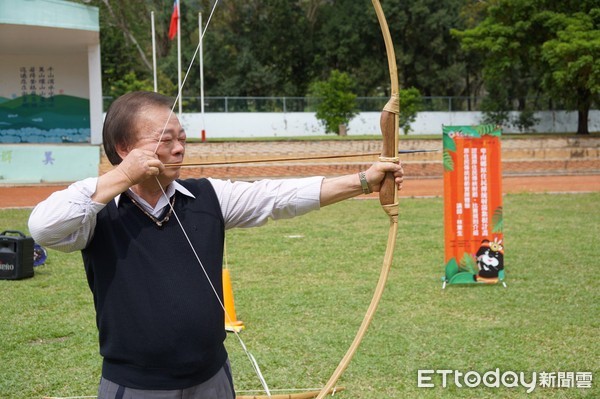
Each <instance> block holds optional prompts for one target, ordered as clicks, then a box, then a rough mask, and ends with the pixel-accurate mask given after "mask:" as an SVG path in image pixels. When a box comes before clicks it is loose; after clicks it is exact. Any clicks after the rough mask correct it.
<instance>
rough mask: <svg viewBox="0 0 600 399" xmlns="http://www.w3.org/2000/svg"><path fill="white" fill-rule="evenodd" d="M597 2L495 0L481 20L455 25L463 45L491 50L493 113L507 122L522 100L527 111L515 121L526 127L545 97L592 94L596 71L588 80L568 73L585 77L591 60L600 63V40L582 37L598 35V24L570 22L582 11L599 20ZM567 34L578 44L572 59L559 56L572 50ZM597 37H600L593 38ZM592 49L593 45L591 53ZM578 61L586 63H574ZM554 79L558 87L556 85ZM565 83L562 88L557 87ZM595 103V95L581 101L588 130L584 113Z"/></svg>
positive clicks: (487, 77) (487, 72) (487, 68)
mask: <svg viewBox="0 0 600 399" xmlns="http://www.w3.org/2000/svg"><path fill="white" fill-rule="evenodd" d="M594 4H595V3H594V1H592V0H581V1H574V0H565V1H561V2H556V1H553V0H535V1H531V0H490V1H489V5H488V8H487V15H486V18H485V19H484V20H483V21H482V22H481V23H480V24H478V25H477V26H476V27H474V28H471V29H467V30H464V31H459V30H453V31H452V32H453V34H454V35H456V36H457V37H458V38H460V39H461V44H462V47H463V49H465V50H466V51H468V52H470V53H475V54H478V55H479V56H485V58H484V60H483V65H484V69H483V76H484V81H485V86H486V89H487V90H488V93H489V96H488V101H487V102H486V104H484V106H485V107H486V110H487V115H488V118H491V119H496V120H495V121H496V122H499V119H500V120H502V121H503V122H505V123H506V122H507V118H508V116H507V115H508V111H510V110H512V109H514V107H515V105H516V108H517V109H518V110H519V111H521V117H520V118H518V119H517V120H516V121H511V122H512V123H513V124H515V125H521V126H523V127H526V126H527V125H528V124H531V123H532V122H533V120H532V110H533V109H534V108H538V107H539V106H540V103H539V100H538V99H540V98H544V97H545V96H550V98H552V99H553V100H554V101H557V102H559V103H564V105H566V106H567V107H568V106H569V104H573V103H577V100H575V99H577V97H578V96H582V95H583V97H585V98H589V97H590V96H589V94H591V93H593V92H594V90H593V89H591V88H590V87H588V88H587V89H586V88H585V87H586V85H590V84H591V85H592V86H593V85H594V83H593V82H594V81H597V78H593V76H594V74H590V75H589V76H592V78H591V80H588V81H587V83H584V84H583V85H582V80H581V79H571V78H567V77H566V76H567V75H570V76H571V77H574V75H578V76H580V77H581V72H582V71H584V70H586V68H588V70H593V69H595V68H590V67H589V66H590V65H597V63H598V61H597V59H598V45H597V44H591V45H584V44H583V43H581V40H579V39H576V37H577V36H579V37H581V36H582V35H583V36H585V37H586V38H588V39H590V38H594V37H597V35H598V31H597V29H598V28H597V26H598V25H597V23H595V24H594V23H587V24H586V23H580V24H579V25H578V28H576V29H574V30H573V28H567V25H569V24H568V23H567V22H569V21H571V22H575V20H578V19H580V18H579V17H578V15H581V16H583V14H590V18H591V20H592V21H594V17H593V16H594V15H597V12H596V11H594V10H597V8H594V7H593V6H594ZM596 7H597V6H596ZM596 19H597V18H596ZM594 31H595V32H596V33H594ZM561 32H565V33H561ZM566 32H572V33H573V32H578V33H577V34H567V33H566ZM584 32H585V33H584ZM567 36H568V37H570V38H572V39H573V42H572V45H571V46H569V47H570V48H571V50H569V51H567V52H568V53H569V55H570V61H566V60H565V59H562V60H559V59H558V58H557V55H558V54H559V53H560V54H561V55H560V56H566V55H567V54H566V53H564V52H563V51H566V50H565V44H566V42H565V39H566V37H567ZM561 38H562V39H561ZM557 40H558V42H557ZM569 40H570V39H569ZM546 43H548V44H546ZM592 43H597V39H595V40H592ZM553 49H554V50H553ZM558 49H560V51H559V50H558ZM586 49H587V50H593V51H592V53H591V54H590V53H588V54H587V55H586V54H584V53H585V51H586ZM594 49H595V50H594ZM594 52H595V54H594ZM590 57H591V58H590ZM573 62H575V64H577V65H581V66H582V67H581V68H574V67H573V65H574V64H573ZM567 64H568V66H567ZM561 65H562V66H561ZM583 65H587V66H588V67H583ZM566 69H569V70H571V73H568V74H565V73H561V72H560V71H561V70H562V71H563V72H564V71H565V70H566ZM573 69H577V70H578V72H577V73H575V72H573ZM596 69H597V68H596ZM559 82H562V83H559ZM553 85H554V86H555V87H552V86H553ZM559 87H560V90H555V88H559ZM596 92H597V90H596ZM592 98H593V97H592ZM586 104H588V105H586ZM590 105H591V100H587V102H586V101H579V102H578V106H581V107H582V111H581V112H580V114H579V116H580V118H583V119H582V120H580V124H585V129H584V130H585V131H587V114H585V116H584V113H585V109H586V107H587V109H588V110H589V106H590ZM582 131H583V130H582Z"/></svg>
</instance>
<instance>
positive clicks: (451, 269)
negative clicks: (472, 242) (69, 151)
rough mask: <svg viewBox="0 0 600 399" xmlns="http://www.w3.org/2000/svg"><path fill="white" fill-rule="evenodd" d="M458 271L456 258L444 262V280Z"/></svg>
mask: <svg viewBox="0 0 600 399" xmlns="http://www.w3.org/2000/svg"><path fill="white" fill-rule="evenodd" d="M458 272H459V270H458V263H456V258H452V259H450V260H449V261H448V263H447V264H446V280H450V279H451V278H452V277H454V275H455V274H457V273H458Z"/></svg>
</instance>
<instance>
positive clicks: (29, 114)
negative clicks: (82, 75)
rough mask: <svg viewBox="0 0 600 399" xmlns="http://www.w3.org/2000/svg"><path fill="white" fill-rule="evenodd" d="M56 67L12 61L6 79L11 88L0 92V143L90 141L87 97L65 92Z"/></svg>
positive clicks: (88, 102)
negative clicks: (18, 63) (15, 63)
mask: <svg viewBox="0 0 600 399" xmlns="http://www.w3.org/2000/svg"><path fill="white" fill-rule="evenodd" d="M56 68H57V67H56V66H54V65H48V64H46V65H40V64H39V63H35V64H33V63H30V64H25V65H24V64H23V63H21V64H20V65H18V66H16V65H14V64H13V66H12V68H11V71H10V74H9V76H8V79H7V80H8V81H11V82H12V83H13V84H12V90H11V91H10V93H8V92H7V91H5V90H2V93H0V143H87V142H89V141H90V101H89V99H88V98H84V97H78V96H74V95H69V94H66V93H65V90H64V89H63V88H62V87H63V86H59V85H58V84H57V83H58V82H57V73H56ZM84 70H85V69H84ZM10 75H12V76H10ZM15 83H16V84H15ZM86 86H87V82H86Z"/></svg>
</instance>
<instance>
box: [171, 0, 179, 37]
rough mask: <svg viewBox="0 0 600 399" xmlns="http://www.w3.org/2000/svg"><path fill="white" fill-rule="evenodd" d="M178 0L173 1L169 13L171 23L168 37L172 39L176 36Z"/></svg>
mask: <svg viewBox="0 0 600 399" xmlns="http://www.w3.org/2000/svg"><path fill="white" fill-rule="evenodd" d="M178 1H179V0H175V1H174V2H173V14H171V24H170V25H169V39H171V40H173V39H174V38H175V36H177V20H178V19H179V7H178V4H177V2H178Z"/></svg>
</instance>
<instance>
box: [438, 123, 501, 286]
mask: <svg viewBox="0 0 600 399" xmlns="http://www.w3.org/2000/svg"><path fill="white" fill-rule="evenodd" d="M501 134H502V133H501V131H500V130H499V129H498V128H497V127H495V126H492V125H482V126H444V127H443V140H444V153H443V157H444V158H443V160H444V241H445V242H444V244H445V256H444V261H445V264H446V270H445V271H446V273H445V276H444V286H445V284H446V283H449V284H466V283H497V282H498V281H502V280H503V279H504V244H503V243H502V240H503V234H502V223H503V216H502V162H501V149H500V137H501Z"/></svg>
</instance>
